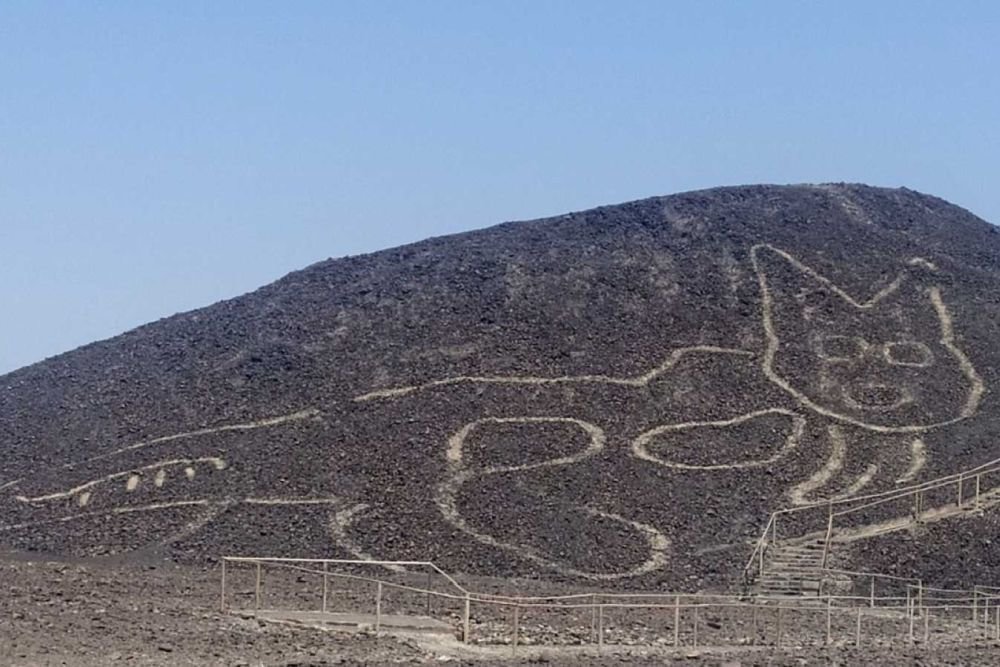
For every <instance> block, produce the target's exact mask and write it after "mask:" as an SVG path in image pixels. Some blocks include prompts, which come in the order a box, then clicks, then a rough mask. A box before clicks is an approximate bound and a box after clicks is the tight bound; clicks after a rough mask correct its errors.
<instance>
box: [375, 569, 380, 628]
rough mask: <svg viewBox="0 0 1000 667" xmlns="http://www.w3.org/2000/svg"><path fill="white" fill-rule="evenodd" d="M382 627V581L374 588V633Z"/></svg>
mask: <svg viewBox="0 0 1000 667" xmlns="http://www.w3.org/2000/svg"><path fill="white" fill-rule="evenodd" d="M381 629H382V582H381V581H380V582H378V586H376V588H375V634H378V631H379V630H381Z"/></svg>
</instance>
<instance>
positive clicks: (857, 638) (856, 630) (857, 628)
mask: <svg viewBox="0 0 1000 667" xmlns="http://www.w3.org/2000/svg"><path fill="white" fill-rule="evenodd" d="M854 645H855V646H857V647H860V646H861V607H858V619H857V624H856V625H855V626H854Z"/></svg>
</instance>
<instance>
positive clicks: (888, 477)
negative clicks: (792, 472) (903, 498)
mask: <svg viewBox="0 0 1000 667" xmlns="http://www.w3.org/2000/svg"><path fill="white" fill-rule="evenodd" d="M857 431H858V430H857V429H853V430H852V429H850V428H848V427H844V426H842V425H840V424H830V425H829V426H827V428H826V435H827V442H828V445H829V449H828V454H827V457H826V459H825V460H824V461H823V464H822V465H821V466H820V467H819V468H818V469H816V470H815V471H814V472H813V474H812V475H810V477H809V478H808V479H806V480H804V481H802V482H800V483H798V484H796V485H795V486H793V487H792V488H791V489H790V490H789V498H790V500H791V502H792V504H793V505H799V506H801V505H813V504H818V503H828V502H840V501H846V500H849V499H851V498H856V497H858V496H861V495H865V494H877V493H882V492H888V491H891V490H893V489H896V488H898V487H899V486H901V485H905V484H908V483H912V482H914V481H915V480H916V479H917V478H918V477H919V475H920V473H921V472H922V471H923V469H924V468H925V467H926V465H927V449H926V446H925V445H924V441H923V439H922V438H921V437H920V436H919V435H910V434H906V435H890V434H883V433H870V432H867V431H864V432H860V433H859V432H857Z"/></svg>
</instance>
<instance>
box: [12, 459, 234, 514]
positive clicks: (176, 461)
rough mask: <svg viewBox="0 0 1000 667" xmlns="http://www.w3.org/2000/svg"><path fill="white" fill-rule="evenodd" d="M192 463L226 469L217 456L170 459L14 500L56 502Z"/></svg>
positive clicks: (222, 461) (223, 462) (18, 497)
mask: <svg viewBox="0 0 1000 667" xmlns="http://www.w3.org/2000/svg"><path fill="white" fill-rule="evenodd" d="M194 463H211V464H212V465H213V466H214V467H215V469H216V470H222V469H224V468H225V467H226V462H225V460H223V459H221V458H219V457H217V456H205V457H201V458H197V459H172V460H169V461H159V462H157V463H152V464H150V465H147V466H142V467H141V468H133V469H132V470H125V471H123V472H116V473H111V474H110V475H105V476H104V477H100V478H98V479H93V480H90V481H89V482H85V483H83V484H80V485H79V486H74V487H73V488H71V489H67V490H65V491H57V492H55V493H49V494H45V495H41V496H34V497H28V496H23V495H18V496H15V498H16V499H17V500H19V501H21V502H23V503H40V502H45V501H48V500H58V499H60V498H69V497H70V496H74V495H76V494H78V493H80V492H81V491H85V490H87V489H91V488H93V487H95V486H97V485H99V484H104V483H105V482H109V481H111V480H113V479H119V478H121V477H129V478H130V482H129V484H131V483H132V482H131V477H132V476H135V475H136V473H140V472H143V471H145V470H156V469H159V468H165V467H168V466H173V465H184V464H194ZM135 484H136V485H138V481H136V482H135ZM126 488H127V487H126ZM134 488H135V486H132V488H130V489H128V490H130V491H131V490H133V489H134Z"/></svg>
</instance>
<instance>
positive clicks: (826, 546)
mask: <svg viewBox="0 0 1000 667" xmlns="http://www.w3.org/2000/svg"><path fill="white" fill-rule="evenodd" d="M829 507H830V513H829V515H828V516H827V518H826V539H825V540H823V562H822V564H821V565H820V567H822V568H823V569H824V570H825V569H826V562H827V559H828V558H829V556H830V540H831V539H833V503H830V505H829Z"/></svg>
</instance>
